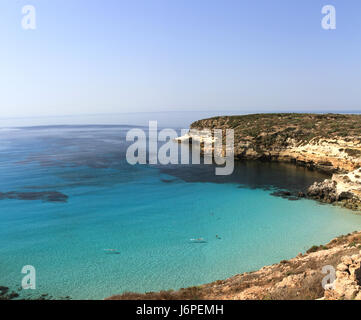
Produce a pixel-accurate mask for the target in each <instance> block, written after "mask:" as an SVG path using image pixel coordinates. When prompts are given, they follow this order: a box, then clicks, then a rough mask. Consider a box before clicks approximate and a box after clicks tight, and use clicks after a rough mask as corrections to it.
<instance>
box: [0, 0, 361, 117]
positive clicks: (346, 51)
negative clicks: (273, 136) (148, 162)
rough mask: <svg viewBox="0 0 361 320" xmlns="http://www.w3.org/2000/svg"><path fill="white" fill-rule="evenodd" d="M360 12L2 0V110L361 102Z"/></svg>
mask: <svg viewBox="0 0 361 320" xmlns="http://www.w3.org/2000/svg"><path fill="white" fill-rule="evenodd" d="M26 4H31V5H34V6H35V8H36V14H37V29H36V30H31V31H29V30H28V31H25V30H23V29H22V28H21V18H22V15H21V8H22V6H23V5H26ZM326 4H333V5H334V6H335V7H336V10H337V29H336V30H332V31H326V30H323V29H322V28H321V19H322V14H321V8H322V6H323V5H326ZM360 17H361V1H360V0H324V1H320V0H237V1H236V0H235V1H233V0H218V1H215V0H129V1H122V0H26V1H23V0H18V1H16V0H1V3H0V39H1V50H0V108H1V109H0V110H1V113H0V117H12V116H14V117H15V116H24V117H28V116H48V115H64V114H85V113H116V112H135V111H165V110H170V111H172V110H173V111H175V110H185V111H186V110H237V111H247V112H248V111H250V112H255V111H268V112H272V111H282V110H284V111H290V112H292V111H300V110H303V111H316V110H317V111H322V110H324V111H349V110H356V111H357V110H358V111H361V18H360Z"/></svg>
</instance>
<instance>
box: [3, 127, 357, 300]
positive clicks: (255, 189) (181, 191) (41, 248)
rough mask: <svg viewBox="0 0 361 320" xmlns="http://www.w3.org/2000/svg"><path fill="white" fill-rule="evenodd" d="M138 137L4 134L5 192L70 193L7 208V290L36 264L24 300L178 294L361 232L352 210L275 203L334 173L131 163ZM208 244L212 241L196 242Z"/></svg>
mask: <svg viewBox="0 0 361 320" xmlns="http://www.w3.org/2000/svg"><path fill="white" fill-rule="evenodd" d="M128 129H129V127H126V126H66V127H59V126H58V127H47V128H41V127H35V128H22V129H19V130H11V131H7V130H2V131H1V132H0V139H1V146H0V154H1V157H0V179H1V180H0V192H2V193H7V192H10V191H13V192H18V193H22V194H28V193H29V192H36V193H37V196H38V195H39V193H40V195H41V193H42V192H58V193H60V194H62V195H66V196H68V199H67V201H66V202H61V201H60V202H57V201H51V200H49V199H48V198H46V197H45V198H41V199H40V200H22V199H21V197H20V199H19V198H17V199H8V198H3V199H2V200H0V219H1V220H0V221H1V223H0V285H4V286H9V287H10V288H12V289H17V288H18V287H19V286H20V285H21V279H22V277H23V276H24V275H22V274H21V269H22V267H23V266H24V265H33V266H34V267H35V268H36V272H37V283H36V284H37V289H36V290H33V291H30V290H27V291H25V292H24V291H20V294H21V297H38V296H40V295H41V294H43V293H48V294H50V295H51V296H52V297H54V298H60V297H65V296H70V297H71V298H74V299H101V298H104V297H106V296H109V295H111V294H115V293H120V292H123V291H141V292H144V291H150V290H160V289H177V288H180V287H187V286H192V285H198V284H201V283H206V282H210V281H214V280H217V279H223V278H226V277H229V276H231V275H234V274H236V273H241V272H244V271H250V270H254V269H257V268H260V267H262V266H264V265H266V264H272V263H276V262H279V261H280V260H282V259H287V258H291V257H293V256H295V255H297V254H298V253H299V252H300V251H305V250H306V249H308V248H309V247H311V246H312V245H314V244H321V243H325V242H327V241H329V240H330V239H332V238H333V237H335V236H337V235H340V234H345V233H348V232H351V231H354V230H359V229H360V228H361V216H359V215H355V214H353V213H352V212H350V211H348V210H345V209H342V208H338V207H333V206H330V205H322V204H319V203H317V202H315V201H311V200H306V199H303V200H298V201H289V200H286V199H282V198H279V197H274V196H271V195H270V193H271V192H272V190H273V189H275V188H278V189H291V190H295V191H298V190H303V189H304V188H306V187H307V186H308V185H309V184H311V183H312V182H313V181H314V180H323V179H324V178H325V177H327V176H326V175H323V174H320V173H316V172H312V171H309V170H307V169H305V168H297V167H294V166H291V165H284V164H270V163H257V162H241V163H238V164H237V165H236V168H235V172H234V174H233V175H232V176H228V177H222V176H217V177H216V176H215V175H214V167H213V166H212V165H198V166H190V165H189V166H176V165H173V166H166V167H164V166H149V165H144V166H139V165H138V166H130V165H129V164H127V163H126V161H125V159H124V155H125V150H126V146H127V145H126V142H125V138H124V137H125V133H126V131H127V130H128ZM25 198H26V197H25ZM27 198H28V197H27ZM216 235H218V237H220V238H221V239H217V237H216ZM198 237H203V238H204V239H205V240H206V243H192V242H191V241H190V239H191V238H198ZM104 249H116V251H107V250H104Z"/></svg>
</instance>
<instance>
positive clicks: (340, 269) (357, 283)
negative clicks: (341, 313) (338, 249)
mask: <svg viewBox="0 0 361 320" xmlns="http://www.w3.org/2000/svg"><path fill="white" fill-rule="evenodd" d="M325 299H328V300H361V251H360V253H359V254H354V255H352V256H343V257H342V258H341V263H340V264H339V265H338V266H337V271H336V280H335V282H334V283H333V288H331V289H328V290H326V291H325Z"/></svg>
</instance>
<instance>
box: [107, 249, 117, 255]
mask: <svg viewBox="0 0 361 320" xmlns="http://www.w3.org/2000/svg"><path fill="white" fill-rule="evenodd" d="M104 251H105V252H106V253H108V254H120V252H119V251H118V250H117V249H104Z"/></svg>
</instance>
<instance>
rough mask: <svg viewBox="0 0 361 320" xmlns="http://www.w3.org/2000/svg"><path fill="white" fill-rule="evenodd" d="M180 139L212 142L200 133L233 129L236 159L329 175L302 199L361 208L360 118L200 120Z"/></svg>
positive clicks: (275, 116) (308, 116) (278, 116)
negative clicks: (294, 166) (287, 165)
mask: <svg viewBox="0 0 361 320" xmlns="http://www.w3.org/2000/svg"><path fill="white" fill-rule="evenodd" d="M190 129H191V130H190V131H189V134H188V135H187V136H186V137H183V138H181V139H180V140H179V141H180V142H182V141H184V139H192V140H200V141H205V140H206V139H208V140H211V141H212V137H209V136H206V137H204V136H203V135H202V131H203V130H204V129H211V130H212V129H222V131H223V132H225V131H226V129H233V130H234V155H235V158H237V159H240V160H241V159H259V160H267V161H282V162H291V163H295V164H297V165H302V166H306V167H309V168H314V169H316V170H322V171H327V172H331V173H334V175H333V177H332V179H330V180H326V181H325V182H323V183H318V184H317V183H316V184H314V185H313V186H311V187H310V189H309V190H308V193H307V196H308V197H310V198H314V199H317V200H320V201H323V202H328V203H335V204H340V205H342V206H345V207H347V208H350V209H354V210H359V209H361V171H360V169H359V168H360V167H361V115H343V114H298V113H294V114H293V113H277V114H251V115H244V116H225V117H214V118H209V119H204V120H199V121H196V122H194V123H192V124H191V128H190Z"/></svg>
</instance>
